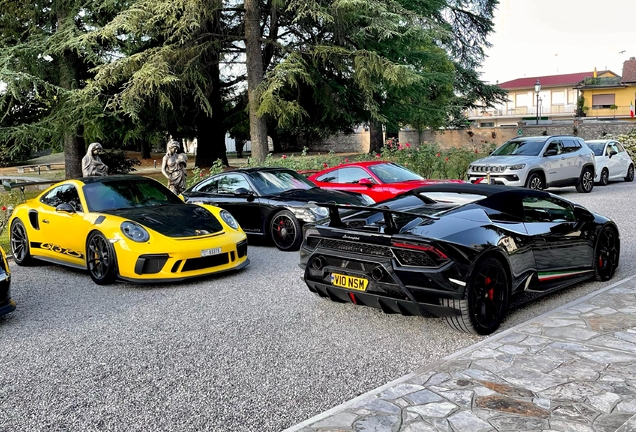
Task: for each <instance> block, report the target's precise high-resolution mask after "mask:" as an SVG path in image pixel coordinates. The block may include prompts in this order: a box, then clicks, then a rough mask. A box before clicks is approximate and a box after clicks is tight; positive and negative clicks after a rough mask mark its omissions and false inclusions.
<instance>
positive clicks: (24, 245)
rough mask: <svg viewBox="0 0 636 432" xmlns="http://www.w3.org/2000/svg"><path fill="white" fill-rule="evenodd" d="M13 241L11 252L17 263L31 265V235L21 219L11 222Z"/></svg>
mask: <svg viewBox="0 0 636 432" xmlns="http://www.w3.org/2000/svg"><path fill="white" fill-rule="evenodd" d="M9 237H10V243H11V253H12V254H13V260H14V261H15V263H16V264H17V265H20V266H26V265H29V264H30V263H31V262H32V261H33V259H32V258H31V249H30V247H29V236H28V234H27V231H26V228H25V227H24V224H23V223H22V221H21V220H20V219H15V220H14V221H13V223H12V224H11V233H10V235H9Z"/></svg>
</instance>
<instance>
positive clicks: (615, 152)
mask: <svg viewBox="0 0 636 432" xmlns="http://www.w3.org/2000/svg"><path fill="white" fill-rule="evenodd" d="M617 154H618V152H617V151H616V150H612V151H610V154H609V157H610V159H611V158H612V156H614V155H617Z"/></svg>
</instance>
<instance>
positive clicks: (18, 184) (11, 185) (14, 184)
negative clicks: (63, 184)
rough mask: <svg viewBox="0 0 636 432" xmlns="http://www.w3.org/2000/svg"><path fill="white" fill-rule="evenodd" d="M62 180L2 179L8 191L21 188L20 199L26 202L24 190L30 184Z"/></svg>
mask: <svg viewBox="0 0 636 432" xmlns="http://www.w3.org/2000/svg"><path fill="white" fill-rule="evenodd" d="M60 181H61V180H44V181H28V182H20V181H18V182H10V181H9V180H2V187H4V190H5V191H7V192H11V191H12V190H13V189H16V188H19V189H20V199H21V200H22V201H23V202H24V201H26V198H25V196H24V190H25V189H26V188H27V187H29V186H44V185H47V186H48V185H52V184H55V183H59V182H60Z"/></svg>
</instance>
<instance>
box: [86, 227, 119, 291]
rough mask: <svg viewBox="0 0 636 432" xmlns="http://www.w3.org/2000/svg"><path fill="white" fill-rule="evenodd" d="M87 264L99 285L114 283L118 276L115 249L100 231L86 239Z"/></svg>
mask: <svg viewBox="0 0 636 432" xmlns="http://www.w3.org/2000/svg"><path fill="white" fill-rule="evenodd" d="M86 266H87V268H88V272H89V273H90V275H91V279H93V282H95V283H96V284H97V285H107V284H109V283H112V282H113V281H114V280H115V277H116V276H117V274H116V269H117V257H116V256H115V249H114V248H113V245H112V244H111V243H110V242H109V241H108V240H107V239H106V238H105V237H104V235H103V234H102V233H100V232H98V231H95V232H92V233H91V234H90V235H89V236H88V240H87V241H86Z"/></svg>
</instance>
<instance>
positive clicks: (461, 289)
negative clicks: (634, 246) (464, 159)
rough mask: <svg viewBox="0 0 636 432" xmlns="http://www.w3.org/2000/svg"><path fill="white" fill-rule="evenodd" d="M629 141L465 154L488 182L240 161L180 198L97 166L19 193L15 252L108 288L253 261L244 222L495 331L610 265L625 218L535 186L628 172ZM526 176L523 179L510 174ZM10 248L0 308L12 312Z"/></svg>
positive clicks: (535, 141)
mask: <svg viewBox="0 0 636 432" xmlns="http://www.w3.org/2000/svg"><path fill="white" fill-rule="evenodd" d="M597 147H598V148H597ZM592 150H594V152H595V153H594V154H595V155H593V154H592ZM623 153H624V154H626V152H625V150H624V148H623V147H622V146H620V143H618V142H616V141H612V140H606V141H603V142H600V141H599V142H590V143H589V146H588V144H586V143H585V142H584V141H583V140H580V139H579V138H576V137H565V136H559V137H532V138H517V139H514V140H511V141H509V142H507V143H505V144H504V145H502V146H501V147H500V148H498V149H497V150H495V152H493V154H492V155H491V156H489V157H488V158H485V159H482V160H480V161H476V162H474V163H472V164H471V167H470V169H469V179H470V180H471V182H472V183H480V182H483V180H484V179H489V180H490V182H489V183H491V184H483V183H482V184H471V183H469V182H464V181H462V180H444V181H441V180H426V179H423V178H422V177H420V176H418V175H417V174H415V173H412V172H410V171H409V170H408V169H406V168H405V167H402V166H401V165H399V164H395V163H391V162H385V161H373V162H362V163H352V164H344V165H341V166H338V167H334V168H331V169H327V170H325V171H322V172H319V173H316V174H314V175H312V176H311V177H310V178H309V179H307V178H305V177H303V176H302V175H300V174H298V173H297V172H295V171H293V170H290V169H285V168H249V169H239V170H235V171H228V172H224V173H220V174H217V175H214V176H211V177H209V178H206V179H204V180H203V181H201V182H199V183H198V184H196V185H194V186H193V187H191V188H189V189H187V190H186V191H185V192H183V194H182V195H181V196H180V197H177V196H176V195H174V194H173V193H172V192H171V191H169V190H168V189H167V188H165V187H164V186H163V185H161V184H160V183H158V182H156V181H154V180H152V179H149V178H145V177H141V176H130V175H126V176H107V177H88V178H81V179H75V180H65V181H62V182H58V183H56V184H53V185H52V186H50V187H49V188H48V189H46V190H45V191H44V192H42V193H41V194H40V195H39V196H37V197H36V198H33V199H30V200H28V201H26V202H25V203H23V204H20V205H19V206H17V207H16V208H15V209H14V211H13V212H12V213H11V216H10V218H9V220H8V222H7V226H8V227H9V231H10V244H11V252H12V255H13V259H14V261H15V262H16V263H17V264H18V265H30V264H32V263H33V262H36V261H38V260H41V261H48V262H52V263H56V264H61V265H65V266H69V267H74V268H78V269H83V270H87V271H88V273H89V275H90V277H91V279H92V280H93V281H94V282H95V283H96V284H100V285H101V284H108V283H111V282H113V281H115V280H123V281H130V282H152V283H156V282H175V281H182V280H185V279H189V278H194V277H202V276H208V275H213V274H217V273H221V272H227V271H238V270H240V269H242V268H244V267H246V266H247V265H248V264H249V262H250V261H249V258H248V248H247V245H248V235H249V236H259V237H266V238H268V239H270V240H271V241H272V242H273V244H274V245H275V246H276V247H277V248H279V249H280V250H282V251H294V250H299V249H300V266H301V268H302V269H303V270H304V280H305V282H306V284H307V286H308V288H309V290H310V291H312V292H315V293H316V294H318V295H320V296H324V297H328V298H330V299H332V300H334V301H345V302H352V303H354V304H360V305H367V306H372V307H377V308H381V309H382V310H384V311H385V312H387V313H402V314H406V315H424V314H433V315H436V316H440V317H445V318H446V320H447V322H448V324H449V325H451V326H452V327H454V328H456V329H458V330H461V331H465V332H471V333H478V334H490V333H492V332H494V331H496V330H497V328H498V327H499V325H500V324H501V322H502V320H503V318H504V316H505V314H506V311H507V309H508V307H509V306H510V305H511V304H513V303H518V302H519V301H523V300H524V298H526V297H530V298H534V297H536V296H537V295H541V294H547V293H550V292H553V291H555V290H557V289H561V288H563V287H566V286H570V285H572V284H574V283H577V282H580V281H583V280H586V279H589V278H596V279H597V280H609V279H611V278H612V276H613V274H614V271H615V269H616V267H617V266H618V262H619V257H620V237H619V232H618V227H617V226H616V225H615V224H614V222H612V221H611V220H610V219H608V218H605V217H603V216H600V215H598V214H594V213H592V212H590V211H588V210H587V209H585V208H583V207H582V206H580V205H577V204H574V203H571V202H569V201H567V200H565V199H562V198H560V197H557V196H555V195H552V194H549V193H547V192H543V191H541V189H543V188H545V187H550V186H564V185H575V186H576V187H577V190H579V191H581V192H590V191H591V190H592V187H593V182H594V180H595V175H597V174H598V176H597V177H596V179H598V180H599V181H600V182H601V183H602V184H606V183H607V181H609V180H613V179H617V178H623V179H625V180H627V181H632V180H633V176H634V167H633V163H632V162H631V159H629V156H627V157H626V158H624V154H623ZM602 158H606V159H602ZM619 162H620V163H619ZM599 167H600V168H599ZM599 169H600V171H598V170H599ZM599 173H600V174H599ZM603 173H605V174H603ZM312 180H313V182H312ZM603 181H604V183H603ZM492 183H495V184H494V185H493V184H492ZM496 183H499V185H497V184H496ZM517 184H518V185H524V186H527V187H525V188H519V187H509V186H514V185H517ZM69 233H72V235H69ZM1 261H2V262H0V316H1V315H3V314H6V313H8V312H10V311H12V310H14V309H15V303H14V302H13V301H12V300H11V295H10V272H9V267H8V265H7V264H6V260H5V258H4V254H3V256H2V260H1Z"/></svg>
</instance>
